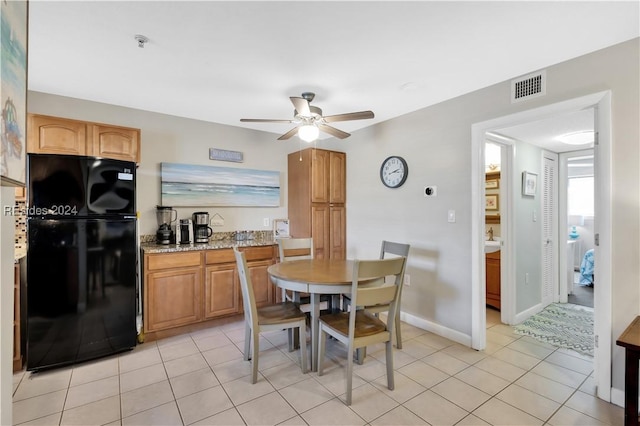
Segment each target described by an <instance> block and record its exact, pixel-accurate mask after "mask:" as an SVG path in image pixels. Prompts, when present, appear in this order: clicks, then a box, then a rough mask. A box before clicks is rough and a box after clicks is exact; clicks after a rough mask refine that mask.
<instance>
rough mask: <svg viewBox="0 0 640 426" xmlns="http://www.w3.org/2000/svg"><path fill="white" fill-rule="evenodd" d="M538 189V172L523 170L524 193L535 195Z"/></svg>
mask: <svg viewBox="0 0 640 426" xmlns="http://www.w3.org/2000/svg"><path fill="white" fill-rule="evenodd" d="M537 189H538V174H537V173H531V172H527V171H524V172H522V195H527V196H530V197H533V196H535V195H536V190H537Z"/></svg>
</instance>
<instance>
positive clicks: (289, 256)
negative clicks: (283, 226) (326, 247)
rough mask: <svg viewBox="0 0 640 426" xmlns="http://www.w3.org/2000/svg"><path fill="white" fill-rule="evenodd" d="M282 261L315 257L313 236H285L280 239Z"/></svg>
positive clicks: (279, 247)
mask: <svg viewBox="0 0 640 426" xmlns="http://www.w3.org/2000/svg"><path fill="white" fill-rule="evenodd" d="M278 253H279V255H280V262H285V261H287V260H298V259H313V238H283V239H280V240H278Z"/></svg>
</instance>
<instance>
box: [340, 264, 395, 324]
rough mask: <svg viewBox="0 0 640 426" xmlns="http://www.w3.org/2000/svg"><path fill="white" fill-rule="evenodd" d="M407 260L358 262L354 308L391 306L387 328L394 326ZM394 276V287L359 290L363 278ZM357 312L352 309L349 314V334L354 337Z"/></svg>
mask: <svg viewBox="0 0 640 426" xmlns="http://www.w3.org/2000/svg"><path fill="white" fill-rule="evenodd" d="M406 260H407V258H406V257H404V256H402V257H394V258H391V259H380V260H356V261H355V262H354V265H353V279H352V282H351V303H352V306H353V307H355V306H368V305H378V304H387V303H388V304H389V316H388V318H387V326H388V327H389V328H390V325H391V324H393V321H394V315H395V311H396V307H397V304H398V293H399V292H400V288H401V286H402V275H404V269H405V266H406ZM390 275H393V276H394V277H395V279H394V282H393V284H392V285H383V286H377V287H365V288H359V286H358V284H359V281H360V279H362V278H372V279H374V278H380V277H387V276H390ZM355 312H356V309H355V308H353V309H351V312H350V314H349V333H350V334H351V335H353V334H352V333H353V331H354V329H355V318H356V316H355Z"/></svg>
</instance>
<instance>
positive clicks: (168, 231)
mask: <svg viewBox="0 0 640 426" xmlns="http://www.w3.org/2000/svg"><path fill="white" fill-rule="evenodd" d="M177 218H178V212H177V211H175V210H174V209H173V208H171V207H169V206H156V219H157V220H158V231H157V232H156V243H158V244H171V243H172V242H175V240H176V237H175V233H174V231H173V226H172V224H173V223H174V222H175V221H176V219H177Z"/></svg>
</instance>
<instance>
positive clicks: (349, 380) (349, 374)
mask: <svg viewBox="0 0 640 426" xmlns="http://www.w3.org/2000/svg"><path fill="white" fill-rule="evenodd" d="M349 349H351V351H348V352H347V353H349V354H351V353H353V346H352V345H349ZM352 387H353V357H352V356H348V357H347V405H351V388H352Z"/></svg>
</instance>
